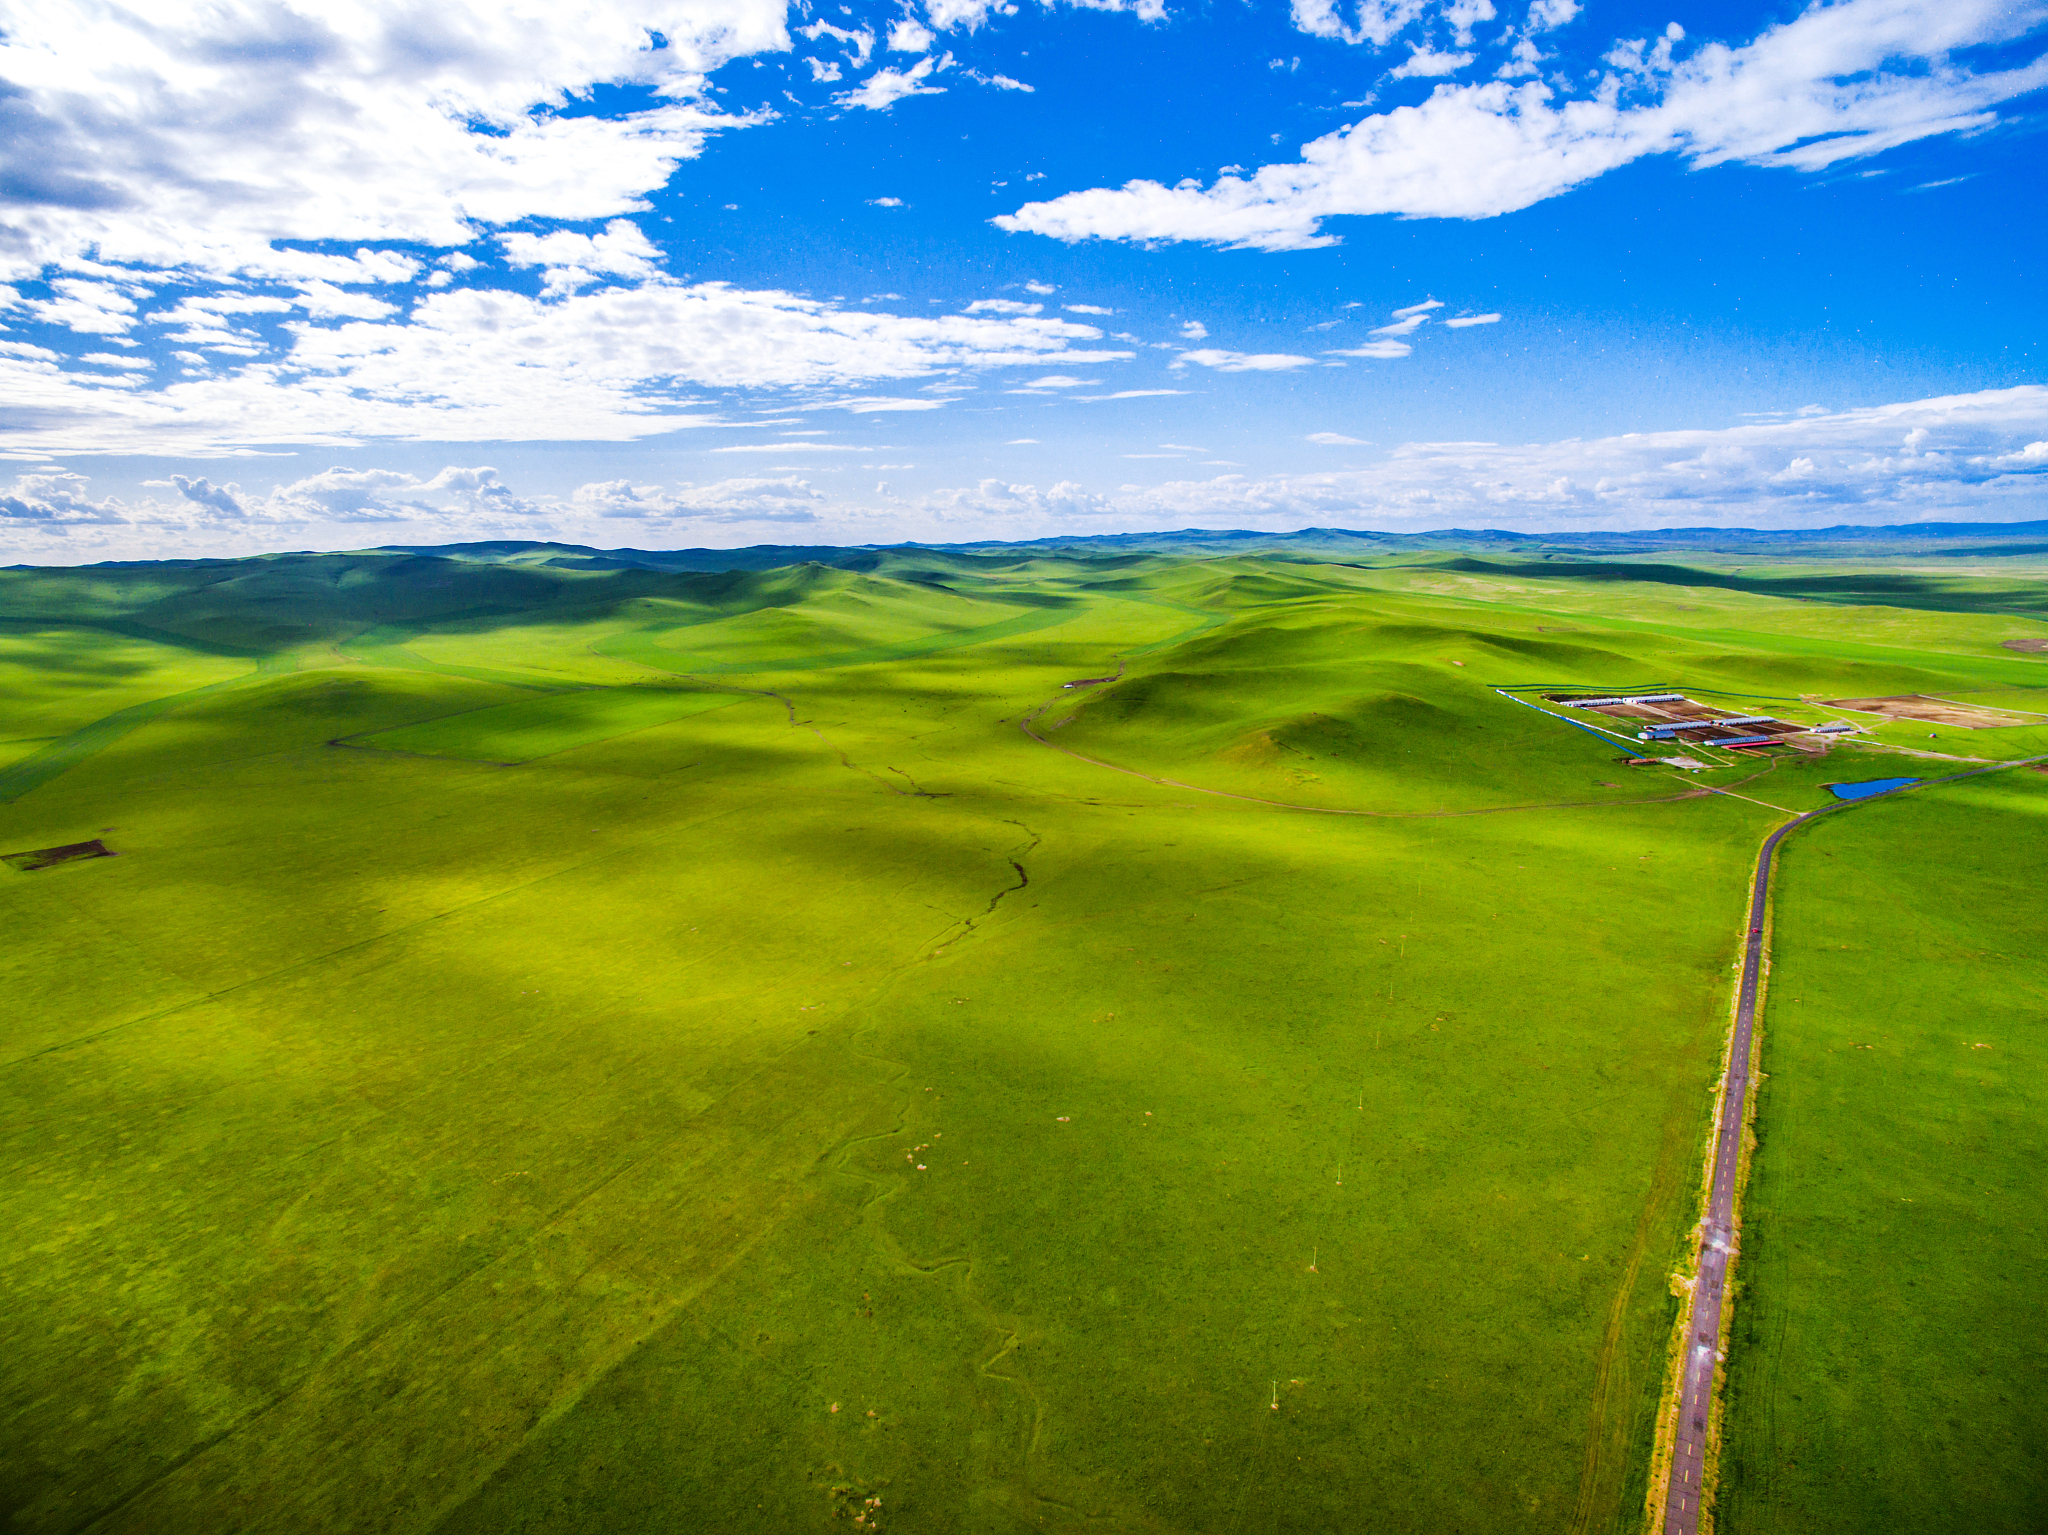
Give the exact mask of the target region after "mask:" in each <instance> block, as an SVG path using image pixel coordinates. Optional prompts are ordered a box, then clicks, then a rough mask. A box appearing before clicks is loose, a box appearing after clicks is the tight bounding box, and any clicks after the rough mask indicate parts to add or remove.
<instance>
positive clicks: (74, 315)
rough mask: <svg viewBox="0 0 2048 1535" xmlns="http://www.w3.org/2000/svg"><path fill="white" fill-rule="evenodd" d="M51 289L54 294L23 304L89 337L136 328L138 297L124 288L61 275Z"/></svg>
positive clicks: (47, 321) (42, 317)
mask: <svg viewBox="0 0 2048 1535" xmlns="http://www.w3.org/2000/svg"><path fill="white" fill-rule="evenodd" d="M50 288H51V291H52V293H53V295H54V296H53V297H50V298H46V299H30V300H28V301H27V302H26V303H25V304H24V306H23V307H24V308H26V309H27V310H28V312H29V313H30V314H32V315H34V316H35V317H36V318H37V319H38V320H41V321H42V322H43V323H44V324H45V325H61V326H63V327H64V328H65V329H66V330H69V331H73V332H75V333H77V334H80V335H87V336H120V335H124V334H126V333H127V332H128V331H131V330H133V329H134V328H135V300H134V298H133V297H131V296H130V294H129V292H128V291H126V290H124V289H121V288H116V287H114V286H113V285H112V284H111V283H103V282H88V281H86V280H85V279H84V278H81V277H60V278H58V279H57V280H56V281H55V282H53V283H51V284H50Z"/></svg>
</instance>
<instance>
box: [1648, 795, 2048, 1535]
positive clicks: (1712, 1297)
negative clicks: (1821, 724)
mask: <svg viewBox="0 0 2048 1535" xmlns="http://www.w3.org/2000/svg"><path fill="white" fill-rule="evenodd" d="M2041 760H2043V759H2041V758H2039V757H2029V758H2026V759H2024V761H2023V762H1998V763H1993V764H1992V765H1991V766H1990V767H1982V768H1973V769H1971V770H1970V771H1969V772H1965V773H1950V774H1948V775H1947V776H1946V777H1942V778H1927V779H1922V780H1921V781H1920V782H1919V783H1917V784H1907V785H1904V786H1902V787H1900V788H1897V789H1891V790H1887V791H1886V792H1885V793H1883V794H1873V795H1872V796H1871V797H1870V798H1869V799H1861V800H1842V801H1840V802H1838V803H1836V804H1833V805H1824V806H1822V807H1821V808H1820V809H1819V810H1809V811H1807V812H1806V813H1805V814H1804V815H1799V816H1794V817H1793V818H1792V819H1791V820H1789V821H1787V822H1786V823H1785V824H1784V825H1783V826H1780V827H1779V828H1778V829H1777V830H1776V831H1774V832H1772V833H1771V834H1770V835H1769V836H1768V837H1766V838H1764V845H1763V851H1762V852H1761V853H1760V854H1759V855H1758V856H1757V861H1756V879H1755V881H1754V882H1753V883H1752V884H1751V885H1750V887H1749V932H1748V935H1747V937H1746V941H1745V942H1744V945H1743V951H1742V992H1741V996H1740V998H1739V999H1738V1001H1737V1003H1736V1008H1735V1027H1734V1030H1733V1032H1732V1033H1731V1034H1730V1036H1729V1045H1728V1086H1727V1090H1726V1091H1725V1092H1724V1093H1723V1094H1722V1097H1721V1118H1720V1122H1719V1123H1718V1124H1717V1125H1716V1126H1715V1127H1714V1185H1713V1191H1712V1193H1711V1194H1710V1195H1709V1197H1708V1199H1707V1214H1706V1218H1705V1219H1704V1220H1703V1221H1701V1222H1700V1260H1699V1271H1698V1272H1699V1277H1698V1279H1697V1280H1696V1281H1695V1283H1694V1285H1693V1292H1692V1312H1691V1315H1690V1316H1689V1317H1687V1319H1686V1343H1685V1378H1684V1381H1683V1384H1682V1385H1681V1387H1680V1390H1679V1398H1678V1434H1677V1437H1676V1439H1675V1441H1674V1443H1673V1446H1672V1454H1671V1480H1670V1483H1669V1484H1668V1486H1667V1487H1666V1489H1665V1493H1664V1535H1698V1531H1699V1527H1700V1496H1701V1493H1702V1491H1703V1489H1702V1487H1701V1477H1700V1472H1701V1468H1702V1466H1703V1465H1704V1458H1705V1454H1706V1448H1707V1426H1708V1424H1709V1423H1711V1422H1712V1421H1713V1408H1714V1367H1715V1363H1716V1361H1715V1353H1716V1350H1717V1348H1718V1347H1719V1343H1720V1337H1721V1305H1722V1301H1723V1299H1724V1297H1725V1296H1726V1294H1727V1287H1728V1262H1729V1259H1730V1258H1731V1257H1732V1256H1733V1243H1734V1239H1735V1169H1736V1165H1737V1164H1738V1163H1739V1162H1740V1161H1741V1159H1742V1111H1743V1106H1744V1104H1745V1103H1746V1102H1747V1100H1748V1098H1749V1055H1750V1034H1751V1029H1752V1026H1753V1025H1754V1024H1755V1022H1756V989H1757V978H1758V976H1759V975H1760V974H1761V972H1762V969H1763V957H1764V912H1765V907H1766V905H1767V903H1768V901H1769V899H1770V893H1771V863H1772V860H1773V859H1774V858H1775V857H1776V855H1777V851H1778V844H1779V843H1780V842H1783V841H1784V840H1785V838H1786V837H1787V836H1789V835H1790V834H1791V833H1792V832H1794V831H1796V830H1798V828H1800V827H1801V826H1804V825H1805V824H1806V823H1807V822H1808V821H1811V820H1812V819H1814V817H1816V816H1823V815H1828V814H1830V813H1832V812H1834V811H1837V810H1846V809H1847V808H1848V807H1849V806H1851V805H1868V804H1872V803H1874V802H1876V801H1877V800H1881V799H1889V798H1891V796H1892V795H1894V794H1908V793H1911V792H1912V791H1913V790H1914V789H1917V788H1925V787H1926V786H1928V785H1929V784H1938V783H1954V782H1955V781H1956V780H1957V779H1959V778H1974V777H1976V776H1977V775H1978V774H1979V773H1995V772H1998V771H2000V770H2002V769H2005V768H2010V767H2020V766H2023V765H2024V764H2025V763H2031V762H2039V761H2041Z"/></svg>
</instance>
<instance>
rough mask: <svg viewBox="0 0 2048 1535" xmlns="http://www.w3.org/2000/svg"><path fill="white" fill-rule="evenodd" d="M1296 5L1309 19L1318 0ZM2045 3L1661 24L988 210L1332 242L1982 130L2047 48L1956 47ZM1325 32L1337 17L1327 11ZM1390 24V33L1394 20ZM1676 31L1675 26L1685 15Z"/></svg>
mask: <svg viewBox="0 0 2048 1535" xmlns="http://www.w3.org/2000/svg"><path fill="white" fill-rule="evenodd" d="M1304 3H1306V0H1297V5H1296V20H1297V23H1298V24H1301V25H1304V26H1306V27H1308V29H1309V30H1311V31H1315V30H1318V29H1319V25H1320V23H1318V24H1317V25H1311V24H1310V23H1311V21H1314V20H1315V19H1316V18H1318V17H1321V18H1332V19H1330V20H1329V25H1330V26H1331V27H1332V28H1335V27H1336V26H1337V23H1336V21H1335V20H1334V19H1333V18H1334V12H1333V11H1331V10H1329V9H1327V8H1325V9H1322V10H1315V9H1311V10H1309V11H1308V12H1306V13H1305V12H1304V9H1303V6H1304ZM2039 19H2040V9H2039V7H2038V5H2034V4H2027V5H2022V6H2011V5H2009V4H2007V3H2005V0H1955V3H1953V4H1948V5H1944V6H1942V7H1940V8H1939V9H1930V8H1929V7H1927V6H1926V5H1924V4H1922V3H1919V0H1842V3H1840V4H1836V5H1830V6H1817V7H1815V8H1813V9H1811V10H1809V11H1807V12H1806V13H1805V14H1803V15H1801V16H1799V17H1798V18H1796V19H1795V20H1793V21H1790V22H1786V23H1784V24H1782V25H1779V26H1774V27H1771V28H1769V29H1767V30H1766V31H1765V32H1763V33H1762V34H1761V35H1760V36H1759V37H1758V38H1757V39H1756V40H1755V41H1754V42H1752V43H1750V44H1748V45H1747V46H1745V47H1741V48H1730V47H1727V46H1724V45H1722V44H1719V43H1710V44H1707V45H1705V46H1703V47H1700V48H1698V49H1697V50H1696V51H1695V52H1694V53H1693V54H1692V56H1691V57H1690V58H1688V59H1686V60H1684V61H1683V62H1677V61H1674V59H1673V56H1672V49H1673V45H1674V44H1675V43H1676V42H1677V41H1678V36H1674V35H1672V32H1671V30H1669V29H1668V30H1667V35H1666V36H1665V37H1664V38H1663V39H1662V40H1661V41H1660V42H1659V43H1658V45H1657V46H1656V47H1655V48H1653V49H1649V50H1648V51H1647V52H1646V51H1645V45H1644V44H1643V43H1641V42H1636V43H1631V44H1625V45H1620V46H1618V47H1617V49H1615V50H1611V51H1610V53H1609V55H1608V60H1609V63H1610V66H1611V67H1610V70H1609V72H1608V73H1607V74H1605V75H1604V76H1603V77H1602V79H1601V80H1600V81H1599V82H1598V83H1597V84H1596V85H1595V86H1594V87H1593V88H1592V89H1591V90H1590V92H1589V93H1588V94H1585V95H1582V96H1580V97H1577V98H1576V99H1569V100H1563V99H1560V98H1559V97H1558V96H1557V93H1556V92H1555V91H1554V90H1553V89H1552V87H1551V86H1549V85H1547V84H1543V83H1539V82H1535V81H1529V82H1526V83H1523V84H1520V85H1511V84H1509V83H1507V82H1505V81H1490V82H1487V83H1485V84H1480V85H1466V86H1449V85H1446V86H1440V87H1438V88H1437V90H1436V92H1435V93H1434V94H1433V95H1432V96H1430V98H1429V99H1428V100H1427V101H1425V102H1423V103H1421V104H1420V105H1419V106H1404V107H1398V108H1396V109H1395V110H1393V111H1391V112H1385V113H1381V114H1379V115H1377V116H1373V117H1368V118H1366V119H1365V120H1363V121H1362V122H1359V123H1357V124H1355V125H1354V126H1352V127H1349V128H1344V129H1340V130H1338V131H1337V132H1335V133H1331V134H1327V135H1325V136H1324V137H1322V138H1320V139H1316V140H1314V141H1313V142H1311V143H1309V144H1307V145H1305V146H1304V147H1303V150H1302V158H1301V160H1300V161H1299V162H1297V163H1294V164H1283V165H1269V166H1266V167H1264V168H1263V169H1262V170H1260V171H1258V172H1257V173H1256V174H1254V175H1253V176H1251V177H1250V178H1248V179H1247V178H1243V177H1238V176H1222V177H1219V178H1218V180H1217V181H1216V182H1215V183H1214V184H1213V185H1211V186H1209V187H1207V188H1204V187H1202V186H1200V185H1199V184H1198V183H1186V182H1184V183H1182V184H1181V185H1180V186H1176V187H1171V188H1169V187H1166V186H1163V185H1161V184H1160V183H1159V182H1156V181H1144V180H1140V181H1132V182H1129V183H1127V184H1125V185H1124V186H1123V187H1122V188H1120V189H1114V190H1112V189H1109V188H1101V187H1098V188H1094V189H1091V190H1087V191H1079V192H1070V193H1068V194H1066V195H1065V196H1063V197H1058V198H1054V199H1052V200H1051V201H1049V202H1042V203H1027V204H1025V205H1024V206H1023V207H1022V208H1020V209H1018V210H1017V211H1016V212H1015V213H1014V214H1006V215H1000V216H998V217H997V218H996V219H995V221H994V222H995V223H996V224H997V225H998V226H999V227H1001V228H1003V229H1006V230H1011V231H1019V232H1030V233H1037V234H1044V235H1049V236H1052V237H1053V238H1055V239H1060V240H1068V241H1075V240H1086V239H1112V240H1200V241H1207V242H1210V243H1214V244H1221V245H1230V246H1237V247H1249V248H1254V249H1261V250H1303V249H1310V248H1313V247H1316V246H1321V245H1329V244H1332V243H1334V241H1335V239H1336V236H1334V235H1331V234H1329V233H1327V232H1325V231H1324V230H1323V228H1322V221H1323V220H1324V219H1327V218H1331V217H1335V216H1338V215H1347V214H1349V215H1365V214H1381V213H1392V214H1403V215H1407V216H1410V217H1427V218H1487V217H1491V216H1493V215H1495V214H1501V213H1508V212H1512V211H1514V210H1515V209H1518V208H1526V207H1528V206H1530V205H1531V204H1532V203H1537V202H1541V201H1542V200H1543V199H1545V198H1548V197H1553V196H1556V195H1557V194H1558V193H1560V192H1563V191H1566V190H1567V189H1569V188H1571V187H1574V186H1577V185H1579V184H1581V183H1582V182H1586V181H1590V180H1592V179H1594V178H1595V177H1598V176H1601V175H1604V174H1606V173H1607V172H1608V171H1611V170H1613V169H1615V168H1616V167H1618V166H1621V165H1625V164H1627V163H1629V162H1630V161H1633V160H1637V159H1641V158H1642V157H1644V156H1646V155H1652V154H1680V155H1683V156H1685V157H1686V158H1687V159H1688V160H1689V161H1690V162H1691V163H1692V164H1693V165H1695V166H1712V165H1721V164H1726V163H1729V162H1741V163H1745V164H1749V165H1755V166H1775V167H1782V168H1787V169H1795V170H1805V171H1816V170H1821V169H1825V168H1827V167H1829V166H1833V165H1838V164H1841V163H1842V162H1844V161H1847V160H1853V159H1857V158H1861V157H1865V156H1869V155H1873V154H1876V153H1879V152H1880V151H1882V150H1885V149H1889V148H1892V147H1894V146H1896V145H1900V144H1905V143H1910V142H1912V141H1914V140H1917V139H1922V138H1927V137H1929V136H1932V135H1936V134H1946V133H1960V132H1969V131H1974V130H1979V129H1982V128H1985V127H1988V126H1990V125H1991V124H1992V123H1994V122H1996V121H1997V120H1998V119H1997V114H1996V113H1995V112H1994V111H1993V110H1992V108H1993V107H1995V106H1997V105H1998V104H1999V103H2001V102H2005V101H2010V100H2013V99H2015V98H2017V97H2019V96H2022V95H2025V94H2027V93H2029V92H2032V91H2036V90H2039V89H2040V88H2041V87H2042V86H2043V85H2048V59H2040V58H2037V59H2035V60H2034V61H2033V62H2031V63H2029V64H2026V65H2024V66H2022V67H2019V68H2015V69H2011V70H2004V71H1993V72H1984V73H1980V72H1978V71H1977V70H1976V69H1975V68H1974V67H1973V65H1972V63H1971V62H1969V61H1968V60H1967V59H1961V58H1959V57H1958V56H1957V55H1958V54H1960V53H1961V52H1963V51H1964V50H1968V49H1971V48H1974V47H1978V46H1981V45H1988V44H1993V43H1999V42H2009V41H2013V40H2016V39H2018V38H2020V37H2023V36H2024V35H2026V34H2027V33H2028V32H2029V31H2030V30H2032V29H2033V28H2034V27H2035V26H2036V25H2037V24H2038V22H2039ZM1327 35H1338V34H1337V33H1336V32H1335V31H1331V32H1329V33H1328V34H1327ZM1389 35H1391V34H1389ZM1679 35H1680V36H1682V33H1680V34H1679Z"/></svg>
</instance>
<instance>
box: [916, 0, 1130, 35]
mask: <svg viewBox="0 0 2048 1535" xmlns="http://www.w3.org/2000/svg"><path fill="white" fill-rule="evenodd" d="M1042 3H1043V4H1044V5H1045V7H1046V9H1047V10H1051V9H1053V7H1054V6H1055V4H1056V3H1057V0H1042ZM1066 3H1067V4H1069V5H1071V6H1073V7H1074V8H1075V9H1076V10H1084V11H1127V12H1129V13H1130V14H1131V15H1133V16H1136V17H1137V18H1138V19H1139V20H1140V21H1160V20H1162V19H1164V17H1165V15H1166V4H1165V0H1066ZM924 13H925V16H926V18H927V19H928V20H929V21H930V22H931V24H932V25H933V26H935V27H937V28H938V29H939V30H940V31H942V32H944V31H948V30H950V29H952V28H954V27H958V28H960V29H962V30H963V31H968V32H972V31H974V30H975V29H976V28H978V27H980V26H981V25H982V24H983V23H984V22H986V21H987V20H988V18H989V17H990V16H1014V15H1016V14H1017V7H1016V6H1015V5H1013V4H1011V3H1010V0H925V8H924Z"/></svg>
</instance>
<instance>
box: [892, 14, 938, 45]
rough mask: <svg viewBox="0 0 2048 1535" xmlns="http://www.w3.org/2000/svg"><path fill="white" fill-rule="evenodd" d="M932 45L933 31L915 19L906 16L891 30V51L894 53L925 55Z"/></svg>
mask: <svg viewBox="0 0 2048 1535" xmlns="http://www.w3.org/2000/svg"><path fill="white" fill-rule="evenodd" d="M931 45H932V29H931V28H930V27H927V26H924V25H922V24H920V23H919V22H918V21H917V20H916V19H914V18H913V17H909V16H905V17H904V18H903V19H902V20H901V21H899V22H897V23H896V24H895V25H894V26H892V27H891V28H889V49H890V51H891V52H892V53H923V52H924V51H925V50H926V49H928V48H930V47H931Z"/></svg>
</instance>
